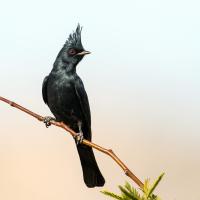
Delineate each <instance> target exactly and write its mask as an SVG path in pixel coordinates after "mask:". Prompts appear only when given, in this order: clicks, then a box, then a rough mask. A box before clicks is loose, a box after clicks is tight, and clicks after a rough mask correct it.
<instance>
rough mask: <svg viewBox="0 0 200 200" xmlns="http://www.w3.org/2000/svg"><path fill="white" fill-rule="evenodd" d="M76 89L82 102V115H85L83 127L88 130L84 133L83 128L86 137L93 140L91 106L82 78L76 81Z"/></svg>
mask: <svg viewBox="0 0 200 200" xmlns="http://www.w3.org/2000/svg"><path fill="white" fill-rule="evenodd" d="M75 91H76V95H77V97H78V100H79V103H80V107H81V112H82V116H83V117H84V120H83V128H84V129H85V132H86V133H84V130H83V133H84V137H86V139H89V140H91V114H90V106H89V101H88V97H87V93H86V91H85V88H84V85H83V83H82V81H81V80H80V79H78V80H77V81H76V84H75Z"/></svg>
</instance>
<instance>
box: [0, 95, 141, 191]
mask: <svg viewBox="0 0 200 200" xmlns="http://www.w3.org/2000/svg"><path fill="white" fill-rule="evenodd" d="M0 101H3V102H5V103H7V104H9V105H10V106H12V107H15V108H17V109H19V110H21V111H23V112H25V113H27V114H29V115H31V116H32V117H35V118H36V119H38V120H39V121H42V122H43V121H44V117H42V116H40V115H38V114H36V113H34V112H32V111H30V110H28V109H26V108H24V107H23V106H20V105H19V104H17V103H15V102H13V101H10V100H8V99H6V98H3V97H1V96H0ZM51 124H53V125H54V126H58V127H60V128H63V129H64V130H65V131H67V132H69V133H70V134H71V135H72V136H73V137H75V136H76V135H77V133H76V132H74V131H73V130H72V129H71V128H69V127H68V126H67V125H66V124H64V123H63V122H56V121H53V120H52V121H51ZM82 144H85V145H87V146H90V147H92V148H94V149H97V150H98V151H101V152H103V153H105V154H107V155H109V156H110V157H111V158H112V159H113V160H114V161H115V162H116V163H117V164H118V165H119V166H120V167H121V168H122V169H123V170H124V173H125V174H126V175H127V176H128V177H129V178H131V179H132V180H133V181H134V182H135V183H136V184H137V185H138V186H139V187H140V188H141V189H142V188H143V185H144V184H143V183H142V182H141V181H140V180H139V179H138V178H137V177H136V176H135V175H134V174H133V172H131V171H130V170H129V169H128V167H127V166H126V165H125V164H124V163H123V162H122V161H121V160H120V159H119V158H118V157H117V156H116V155H115V153H114V152H113V151H112V149H106V148H103V147H101V146H99V145H97V144H95V143H93V142H90V141H88V140H85V139H84V140H83V142H82Z"/></svg>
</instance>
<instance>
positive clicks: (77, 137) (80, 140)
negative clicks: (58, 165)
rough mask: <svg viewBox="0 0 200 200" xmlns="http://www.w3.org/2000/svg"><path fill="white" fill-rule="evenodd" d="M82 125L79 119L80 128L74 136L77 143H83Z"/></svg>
mask: <svg viewBox="0 0 200 200" xmlns="http://www.w3.org/2000/svg"><path fill="white" fill-rule="evenodd" d="M81 125H82V123H81V122H80V121H79V122H78V129H79V133H77V134H76V136H75V137H74V138H75V140H76V144H77V145H78V144H81V143H82V142H83V139H84V138H83V132H82V129H81Z"/></svg>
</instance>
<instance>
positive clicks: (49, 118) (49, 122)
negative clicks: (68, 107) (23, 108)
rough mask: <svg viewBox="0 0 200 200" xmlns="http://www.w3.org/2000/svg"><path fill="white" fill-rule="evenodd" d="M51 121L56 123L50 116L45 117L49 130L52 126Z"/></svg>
mask: <svg viewBox="0 0 200 200" xmlns="http://www.w3.org/2000/svg"><path fill="white" fill-rule="evenodd" d="M51 121H56V119H55V118H53V117H50V116H46V117H44V120H43V122H44V123H45V125H46V127H47V128H48V127H49V126H51Z"/></svg>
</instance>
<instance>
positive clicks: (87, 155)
mask: <svg viewBox="0 0 200 200" xmlns="http://www.w3.org/2000/svg"><path fill="white" fill-rule="evenodd" d="M77 150H78V154H79V157H80V161H81V166H82V170H83V178H84V182H85V184H86V185H87V187H90V188H91V187H95V186H98V187H100V186H103V185H104V184H105V179H104V177H103V176H102V174H101V172H100V170H99V167H98V165H97V162H96V159H95V157H94V153H93V150H92V148H91V147H88V146H84V145H81V144H79V145H77Z"/></svg>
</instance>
